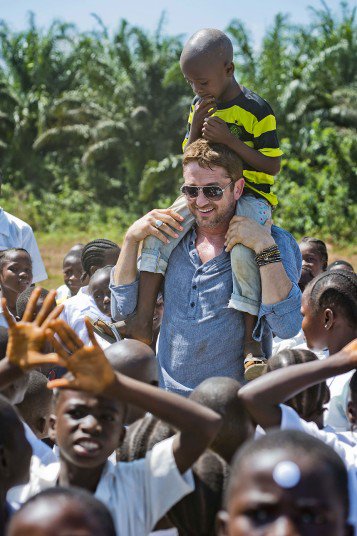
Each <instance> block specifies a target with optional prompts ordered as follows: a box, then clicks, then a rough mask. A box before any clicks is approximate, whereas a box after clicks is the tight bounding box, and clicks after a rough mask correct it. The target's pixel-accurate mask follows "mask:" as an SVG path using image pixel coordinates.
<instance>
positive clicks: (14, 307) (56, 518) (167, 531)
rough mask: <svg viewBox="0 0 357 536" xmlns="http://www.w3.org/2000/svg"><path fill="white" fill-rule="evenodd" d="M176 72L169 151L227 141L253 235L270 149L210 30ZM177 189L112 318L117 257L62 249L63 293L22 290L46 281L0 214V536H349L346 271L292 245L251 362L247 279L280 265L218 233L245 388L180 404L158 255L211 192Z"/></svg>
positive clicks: (355, 502) (269, 200)
mask: <svg viewBox="0 0 357 536" xmlns="http://www.w3.org/2000/svg"><path fill="white" fill-rule="evenodd" d="M180 63H181V69H182V72H183V75H184V77H185V78H186V80H187V81H188V82H189V84H190V85H191V86H192V88H193V91H194V93H195V98H194V100H193V103H192V106H191V109H190V115H189V120H188V129H187V134H186V137H185V141H184V148H186V147H187V146H188V145H190V144H191V143H194V142H195V140H197V139H198V138H200V137H203V138H205V139H206V140H208V141H209V142H212V143H220V144H225V145H228V147H230V149H231V150H232V151H234V152H235V153H236V154H238V155H239V157H240V158H241V159H242V161H243V168H242V183H241V184H242V188H243V187H244V195H242V196H241V197H240V198H239V200H238V202H237V207H236V216H234V217H235V218H238V220H239V218H241V217H250V218H252V219H255V220H256V221H257V222H258V223H259V224H261V225H270V219H271V213H272V210H273V208H274V207H275V205H276V203H277V198H276V196H275V195H274V194H273V193H272V192H271V190H270V188H271V186H272V184H273V182H274V175H276V174H277V173H278V171H279V169H280V156H281V154H282V152H281V150H280V149H279V144H278V138H277V134H276V122H275V117H274V114H273V112H272V110H271V108H270V106H269V104H268V103H266V102H265V101H264V100H263V99H262V98H261V97H259V96H258V95H256V94H255V93H254V92H252V91H250V90H248V89H246V88H244V87H243V86H241V85H240V84H238V82H237V81H236V80H235V78H234V65H233V62H232V45H231V43H230V41H229V39H228V38H227V36H225V35H224V34H223V33H222V32H219V31H218V30H202V31H200V32H197V33H196V34H194V35H193V36H192V37H191V38H190V40H189V41H188V43H187V44H186V45H185V47H184V50H183V52H182V56H181V62H180ZM243 179H244V180H243ZM244 181H245V182H244ZM0 186H1V178H0ZM181 191H182V194H183V195H182V196H181V197H180V198H179V199H178V200H177V201H176V202H175V205H174V208H175V210H177V211H178V214H179V215H180V217H179V218H177V222H178V220H179V219H180V222H182V225H181V223H177V225H176V227H175V229H172V228H171V227H170V226H169V225H168V224H167V223H166V221H169V220H165V217H164V216H163V217H162V220H161V219H158V220H156V221H155V222H154V224H152V226H151V228H150V232H149V233H148V235H147V238H146V240H145V241H144V244H143V249H142V259H141V265H140V280H139V282H138V287H139V291H138V305H137V310H136V314H135V315H134V316H132V317H131V318H130V319H129V321H128V322H117V321H116V319H114V318H112V312H111V311H112V308H111V299H112V295H111V290H110V283H111V276H112V273H113V272H114V270H115V266H116V265H117V262H118V263H119V262H120V261H118V259H120V255H121V250H120V247H119V246H118V244H116V243H114V242H112V241H110V240H107V239H104V238H97V239H95V240H92V241H91V242H89V243H87V244H74V245H73V247H72V248H71V249H70V250H69V251H68V253H67V254H66V255H65V257H64V259H63V279H64V284H63V285H62V286H61V287H59V288H58V289H57V290H50V291H47V290H45V289H42V288H39V287H34V286H33V283H35V282H38V281H39V280H41V279H44V278H45V277H46V273H45V271H44V268H42V264H41V262H42V261H41V260H40V258H39V252H38V248H37V245H36V241H35V239H34V237H33V233H32V231H31V228H30V227H29V226H27V225H26V224H25V223H24V222H21V220H18V219H17V218H15V217H13V216H11V215H9V214H7V213H6V212H4V211H3V210H2V209H0V291H1V304H0V536H5V535H6V536H22V535H24V534H27V533H28V534H34V535H43V536H63V535H76V534H81V535H82V534H83V535H88V536H99V535H103V536H107V535H108V536H114V535H122V536H144V535H146V534H156V535H157V536H159V535H166V536H174V535H176V536H178V535H180V536H185V535H187V536H190V535H192V536H194V535H198V536H209V535H214V534H218V535H226V536H248V535H249V536H251V535H252V536H254V535H265V536H268V535H273V536H278V535H284V536H285V535H287V536H288V535H291V536H292V535H306V536H308V535H322V536H330V535H331V536H343V535H352V534H357V339H356V338H357V275H356V274H355V272H354V268H353V266H352V265H351V264H350V263H348V262H346V261H344V260H342V259H341V260H337V261H335V262H333V263H332V264H328V252H327V248H326V245H325V243H324V242H323V241H322V240H320V239H317V238H314V237H305V238H303V239H302V240H301V242H300V244H299V248H300V252H301V257H302V270H301V278H300V281H299V287H300V289H301V291H302V293H303V294H302V301H301V315H302V324H301V329H300V331H299V333H298V334H297V335H296V336H294V337H292V338H290V339H281V338H278V337H274V338H273V341H272V352H271V355H270V356H269V355H264V353H263V350H262V348H261V345H260V343H259V341H257V340H255V338H254V326H255V324H256V321H257V315H258V312H259V307H260V301H261V296H260V294H261V289H260V276H259V267H261V266H265V265H267V264H269V263H278V262H281V260H282V259H281V257H280V253H279V249H278V248H277V247H272V248H269V250H270V251H269V252H265V253H264V255H263V256H260V257H259V255H257V256H254V254H253V253H252V251H251V250H249V248H247V247H245V246H242V245H241V244H236V243H234V240H233V241H232V237H231V236H228V237H227V243H226V246H227V250H228V251H231V252H232V253H231V262H232V273H233V275H232V277H233V294H232V297H231V299H230V302H229V303H227V307H230V308H234V309H237V311H239V314H242V317H243V318H244V326H245V337H244V351H243V352H242V354H243V356H244V359H245V385H241V383H239V382H238V381H237V378H233V377H228V374H227V377H226V376H215V377H209V378H207V379H205V380H204V381H203V382H202V383H200V384H199V385H196V386H195V388H194V389H193V391H192V392H191V394H190V395H189V396H188V397H187V398H185V397H183V396H180V395H178V394H174V393H171V392H168V391H166V390H164V389H162V388H159V387H158V378H159V374H158V368H159V363H158V361H157V358H156V347H157V341H158V339H159V337H160V325H161V319H162V315H163V309H164V307H165V296H164V295H163V294H162V293H161V292H160V289H161V288H162V283H163V278H164V275H165V272H166V267H167V263H168V259H169V256H170V254H171V253H172V251H173V249H174V248H175V247H176V246H177V244H178V243H179V242H180V240H182V238H183V236H184V234H185V233H187V232H188V231H189V229H190V228H191V227H192V225H193V218H192V217H190V216H189V213H188V210H187V205H188V204H189V201H188V200H191V201H192V199H195V198H198V197H199V196H200V195H203V196H205V197H206V198H207V200H211V201H212V202H213V200H219V199H221V197H222V196H223V189H222V188H220V187H219V186H217V185H215V184H212V185H209V186H204V187H198V186H195V185H191V186H185V187H183V188H182V189H181ZM206 212H207V213H208V212H209V210H208V209H207V211H206ZM205 217H208V216H205V215H204V211H203V213H202V214H201V216H200V217H199V218H201V219H199V220H198V221H201V222H202V224H203V225H204V220H205ZM198 224H199V223H198ZM168 237H170V242H171V243H170V244H168ZM160 244H161V245H160ZM252 265H254V270H253V271H252V272H250V269H249V270H248V269H247V267H251V266H252ZM224 335H225V334H223V333H217V334H216V336H217V337H218V338H219V337H221V338H222V337H223V336H224ZM273 335H274V334H273ZM191 357H192V360H194V359H195V356H194V355H192V356H191Z"/></svg>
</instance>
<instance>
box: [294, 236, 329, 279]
mask: <svg viewBox="0 0 357 536" xmlns="http://www.w3.org/2000/svg"><path fill="white" fill-rule="evenodd" d="M299 248H300V251H301V255H302V266H303V268H307V269H308V270H310V272H311V273H312V275H313V276H314V277H316V276H317V275H319V274H321V273H322V272H323V271H324V270H325V266H324V261H323V260H322V258H321V256H320V254H319V253H318V251H317V250H316V247H314V246H313V245H312V244H309V243H304V242H302V243H301V244H300V245H299Z"/></svg>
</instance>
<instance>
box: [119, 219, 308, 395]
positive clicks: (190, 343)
mask: <svg viewBox="0 0 357 536" xmlns="http://www.w3.org/2000/svg"><path fill="white" fill-rule="evenodd" d="M272 236H273V238H274V240H275V241H276V243H277V245H278V246H279V249H280V252H281V256H282V260H283V265H284V268H285V270H286V273H287V275H288V277H289V279H290V280H291V281H292V283H293V286H292V289H291V291H290V293H289V295H288V297H287V298H286V299H285V300H283V301H281V302H278V303H276V304H273V305H264V304H262V305H261V307H260V310H259V315H258V321H257V325H256V327H255V331H254V335H255V337H256V338H257V339H258V340H260V339H261V340H262V345H263V350H264V352H265V355H266V356H270V355H271V341H272V333H274V334H275V335H277V336H278V337H280V338H282V339H284V338H290V337H293V336H294V335H296V334H297V333H298V331H299V330H300V328H301V314H300V303H301V292H300V289H299V287H298V281H299V278H300V272H301V254H300V250H299V247H298V245H297V243H296V241H295V240H294V238H293V237H292V236H291V235H290V234H289V233H288V232H287V231H284V230H283V229H280V228H278V227H276V226H273V227H272ZM195 239H196V233H195V230H194V229H193V230H192V231H190V232H189V233H187V234H186V235H185V237H184V238H183V239H182V241H181V242H180V243H179V245H178V246H177V247H176V248H175V249H174V251H173V252H172V254H171V256H170V259H169V263H168V268H167V272H166V277H165V284H164V303H165V309H164V316H163V321H162V326H161V331H160V338H159V347H158V355H157V357H158V361H159V364H160V367H159V369H160V373H159V378H160V386H161V387H164V388H165V389H167V390H169V391H174V392H176V393H179V394H181V395H184V396H188V395H189V394H190V392H191V391H192V389H194V388H195V387H196V386H197V385H198V384H200V383H201V382H202V381H203V380H205V379H206V378H210V377H211V376H230V377H231V378H235V379H238V380H239V381H244V379H243V341H244V320H243V314H242V313H241V312H240V311H237V310H235V309H232V308H229V307H228V302H229V299H230V296H231V294H232V272H231V263H230V254H229V253H226V252H224V251H223V252H222V253H221V254H220V255H218V256H217V257H215V258H214V259H211V260H210V261H208V262H206V263H204V264H202V262H201V260H200V258H199V255H198V253H197V250H196V246H195ZM138 287H139V282H138V280H136V281H135V282H133V283H132V284H130V285H119V286H116V285H114V284H113V283H111V285H110V288H111V291H112V306H111V307H112V317H113V318H115V319H116V320H122V319H125V318H126V317H128V316H130V315H131V314H132V313H133V312H134V311H135V307H136V302H137V295H138Z"/></svg>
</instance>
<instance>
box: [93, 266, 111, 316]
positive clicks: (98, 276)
mask: <svg viewBox="0 0 357 536" xmlns="http://www.w3.org/2000/svg"><path fill="white" fill-rule="evenodd" d="M112 268H113V266H105V267H104V268H99V269H98V270H96V272H95V273H94V274H93V275H92V277H91V278H90V281H89V285H88V292H89V294H90V295H91V296H92V298H93V300H94V301H95V304H96V306H97V307H98V309H99V311H100V312H101V313H103V315H106V316H110V315H111V313H110V302H111V292H110V288H109V283H110V273H111V271H112Z"/></svg>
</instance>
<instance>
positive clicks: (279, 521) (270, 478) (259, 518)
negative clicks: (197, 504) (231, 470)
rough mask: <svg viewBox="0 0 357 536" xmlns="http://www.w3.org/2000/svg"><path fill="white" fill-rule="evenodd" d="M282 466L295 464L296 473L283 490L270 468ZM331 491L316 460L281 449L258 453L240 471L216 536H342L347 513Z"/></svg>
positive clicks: (329, 476)
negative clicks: (290, 482)
mask: <svg viewBox="0 0 357 536" xmlns="http://www.w3.org/2000/svg"><path fill="white" fill-rule="evenodd" d="M282 462H283V463H286V462H287V463H290V464H291V463H293V464H296V465H297V467H298V469H299V472H300V475H299V479H298V481H297V483H296V484H295V485H293V486H291V485H290V486H289V487H288V486H284V487H282V486H281V485H279V484H278V483H277V482H278V481H279V479H278V478H277V476H275V475H276V474H277V473H276V472H275V471H274V470H275V469H276V468H277V467H279V465H278V464H281V463H282ZM280 467H281V465H280ZM280 475H281V476H280V478H282V479H283V478H284V475H283V474H282V473H280ZM285 481H286V473H285ZM335 489H336V488H335V485H334V483H333V482H332V477H331V475H330V474H329V472H328V470H326V468H324V467H323V466H321V465H320V466H319V465H316V461H315V463H314V462H312V461H311V460H307V459H306V458H303V457H301V456H294V455H292V454H290V453H286V452H284V451H283V450H282V449H281V450H280V451H276V452H266V453H265V452H260V453H259V455H256V456H254V457H253V458H251V459H250V460H249V463H247V464H246V466H245V467H242V469H241V471H240V474H239V480H238V478H237V482H236V486H235V487H233V489H232V494H231V497H229V499H228V507H227V512H221V513H220V514H219V519H220V527H221V530H220V532H219V534H220V535H226V536H248V535H249V536H258V535H259V536H280V535H284V536H299V535H301V536H320V535H321V536H342V535H344V534H346V532H345V531H346V520H345V515H346V514H345V512H344V508H343V505H342V500H341V499H339V497H337V493H336V491H335Z"/></svg>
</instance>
